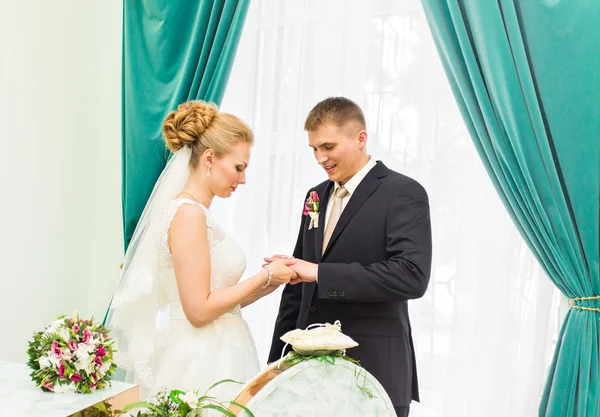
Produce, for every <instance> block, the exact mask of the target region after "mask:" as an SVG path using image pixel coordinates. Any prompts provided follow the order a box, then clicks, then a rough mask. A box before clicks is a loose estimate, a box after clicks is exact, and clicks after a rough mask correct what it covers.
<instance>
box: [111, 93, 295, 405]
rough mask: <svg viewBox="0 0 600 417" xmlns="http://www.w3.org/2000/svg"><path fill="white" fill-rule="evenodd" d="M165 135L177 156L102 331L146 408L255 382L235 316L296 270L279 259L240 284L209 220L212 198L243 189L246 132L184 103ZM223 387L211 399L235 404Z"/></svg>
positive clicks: (241, 266) (249, 137)
mask: <svg viewBox="0 0 600 417" xmlns="http://www.w3.org/2000/svg"><path fill="white" fill-rule="evenodd" d="M163 133H164V138H165V142H166V146H167V148H169V149H170V150H171V151H172V152H174V155H173V157H172V158H171V159H170V161H169V162H168V164H167V166H166V167H165V169H164V171H163V172H162V174H161V176H160V178H159V179H158V181H157V183H156V185H155V187H154V190H153V192H152V195H151V197H150V199H149V201H148V203H147V205H146V208H145V209H144V213H143V214H142V217H141V219H140V221H139V223H138V226H137V228H136V231H135V233H134V235H133V238H132V240H131V243H130V246H129V248H128V250H127V253H126V255H125V262H124V265H123V272H122V275H121V279H120V281H119V284H118V287H117V291H116V293H115V296H114V299H113V303H112V305H111V308H110V310H109V314H108V317H107V323H106V325H107V327H108V328H110V329H111V330H112V335H113V336H115V337H116V338H117V340H118V341H119V346H118V347H119V354H118V355H119V356H118V357H117V358H116V359H117V363H118V364H119V366H120V367H121V368H122V369H123V370H125V372H126V376H125V380H126V381H127V382H132V383H135V384H139V385H140V395H141V397H142V398H143V397H144V396H146V395H147V394H149V393H152V392H155V391H156V390H158V389H161V388H166V389H183V390H199V391H200V393H204V391H206V390H207V389H208V388H209V387H210V386H211V385H212V384H213V383H215V382H217V381H220V380H223V379H233V380H236V381H240V382H246V381H248V380H249V379H251V378H252V377H253V376H254V375H255V374H256V373H257V372H258V371H259V364H258V356H257V353H256V348H255V345H254V340H253V339H252V335H251V333H250V330H249V328H248V325H247V324H246V322H245V321H244V319H243V318H242V315H241V312H240V308H243V307H245V306H247V305H249V304H251V303H253V302H255V301H256V300H258V299H259V298H261V297H263V296H265V295H267V294H269V293H271V292H272V291H274V290H275V289H276V288H277V286H279V285H281V284H286V283H288V282H289V281H290V279H291V278H294V277H295V276H296V274H295V273H294V272H293V271H292V270H291V269H290V268H289V266H290V265H291V264H293V262H294V261H293V260H284V259H281V260H277V261H275V262H272V263H271V264H270V265H267V266H265V267H264V268H263V269H262V270H261V271H260V272H258V273H257V274H255V275H253V276H252V277H250V278H248V279H246V280H244V281H243V282H238V281H239V279H240V277H241V276H242V274H243V272H244V270H245V267H246V259H245V257H244V254H243V252H242V251H241V250H240V248H239V247H238V246H237V245H236V243H235V242H234V241H233V239H232V238H231V237H229V236H227V235H226V234H225V233H224V232H223V231H222V230H221V229H220V228H219V226H218V225H217V224H216V223H215V221H214V219H213V216H212V214H211V212H210V206H211V202H212V200H213V198H214V197H215V196H218V197H222V198H228V197H230V196H231V195H232V193H233V192H234V191H235V189H236V188H237V187H238V186H239V185H240V184H244V183H245V182H246V177H245V171H246V168H247V167H248V160H249V156H250V146H251V145H252V143H253V139H254V138H253V133H252V131H251V129H250V128H249V127H248V126H247V125H246V124H245V123H244V122H242V121H241V120H240V119H239V118H237V117H236V116H233V115H231V114H227V113H222V112H219V111H218V110H217V107H216V106H215V105H212V104H209V103H206V102H203V101H190V102H187V103H184V104H182V105H180V106H179V108H178V109H177V111H176V112H172V113H170V114H169V115H168V116H167V118H166V119H165V121H164V125H163ZM226 385H228V384H223V385H220V386H219V387H217V389H216V391H215V392H214V394H215V395H216V396H217V397H218V398H220V399H226V400H229V399H233V398H232V395H233V393H234V391H232V390H231V388H229V389H228V388H225V386H226ZM239 388H240V386H237V385H236V386H234V387H233V389H234V390H238V389H239ZM211 392H212V391H211Z"/></svg>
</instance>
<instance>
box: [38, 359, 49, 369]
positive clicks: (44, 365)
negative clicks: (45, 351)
mask: <svg viewBox="0 0 600 417" xmlns="http://www.w3.org/2000/svg"><path fill="white" fill-rule="evenodd" d="M39 363H40V368H42V369H46V368H50V366H52V362H50V358H48V356H42V357H41V358H40V359H39Z"/></svg>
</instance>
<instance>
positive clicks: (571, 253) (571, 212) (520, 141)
mask: <svg viewBox="0 0 600 417" xmlns="http://www.w3.org/2000/svg"><path fill="white" fill-rule="evenodd" d="M422 2H423V6H424V9H425V13H426V15H427V19H428V22H429V26H430V29H431V31H432V34H433V37H434V40H435V42H436V46H437V49H438V52H439V55H440V57H441V60H442V63H443V65H444V68H445V71H446V74H447V76H448V80H449V82H450V85H451V87H452V89H453V92H454V95H455V97H456V100H457V102H458V105H459V107H460V110H461V112H462V115H463V118H464V120H465V122H466V124H467V127H468V129H469V132H470V134H471V136H472V138H473V142H474V143H475V146H476V148H477V150H478V152H479V155H480V156H481V159H482V161H483V163H484V165H485V167H486V169H487V171H488V174H489V175H490V177H491V179H492V181H493V183H494V185H495V187H496V189H497V191H498V193H499V195H500V197H501V198H502V200H503V202H504V205H505V206H506V208H507V210H508V212H509V213H510V215H511V216H512V219H513V220H514V223H515V225H516V226H517V227H518V229H519V230H520V232H521V234H522V236H523V238H524V239H525V240H526V242H527V243H528V245H529V247H530V248H531V250H532V251H533V253H534V254H535V256H536V257H537V259H538V261H539V262H540V263H541V265H542V266H543V268H544V269H545V271H546V272H547V274H548V276H549V277H550V279H551V280H552V281H553V282H554V284H555V285H556V286H557V287H558V288H559V289H560V291H561V292H562V293H563V294H565V295H566V296H567V297H569V298H571V299H575V298H582V297H595V296H599V295H600V278H599V276H598V258H599V257H600V250H599V244H598V241H599V234H600V224H599V223H600V209H599V204H600V29H598V27H599V26H598V22H600V2H599V1H598V0H572V1H559V0H521V1H515V0H498V1H482V0H461V1H458V0H422ZM474 192H477V190H474ZM481 279H486V278H485V277H481ZM492 296H493V294H490V297H492ZM573 304H574V306H575V307H587V308H590V309H592V311H590V310H582V309H579V308H571V309H570V311H569V313H568V314H567V317H566V319H565V321H564V323H563V325H562V329H561V332H560V338H559V341H558V345H557V348H556V352H555V355H554V358H553V362H552V365H551V367H550V372H549V376H548V381H547V384H546V389H545V391H544V394H543V397H542V401H541V405H540V408H539V415H540V416H552V417H554V416H557V417H558V416H561V417H563V416H569V417H570V416H581V417H583V416H586V417H591V416H599V415H600V404H599V402H600V396H599V389H600V387H599V385H598V383H599V381H598V378H599V362H598V356H599V347H598V344H599V342H600V339H599V337H600V336H599V331H600V310H596V311H593V309H598V307H600V300H598V299H595V300H575V301H574V302H573ZM523 372H528V370H527V369H523ZM490 378H493V375H490ZM536 394H537V393H536ZM499 398H503V397H502V396H501V395H500V396H499Z"/></svg>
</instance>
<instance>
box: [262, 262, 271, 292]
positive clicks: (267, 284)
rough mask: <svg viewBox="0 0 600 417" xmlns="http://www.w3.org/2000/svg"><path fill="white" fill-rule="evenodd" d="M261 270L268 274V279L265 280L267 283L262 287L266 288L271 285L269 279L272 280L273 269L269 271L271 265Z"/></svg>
mask: <svg viewBox="0 0 600 417" xmlns="http://www.w3.org/2000/svg"><path fill="white" fill-rule="evenodd" d="M263 269H266V270H267V272H268V273H269V278H267V283H266V284H265V285H264V286H263V287H268V286H269V285H271V279H273V269H271V265H265V266H263Z"/></svg>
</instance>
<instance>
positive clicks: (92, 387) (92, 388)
mask: <svg viewBox="0 0 600 417" xmlns="http://www.w3.org/2000/svg"><path fill="white" fill-rule="evenodd" d="M97 386H98V383H97V382H96V383H95V384H92V385H90V390H92V391H94V390H95V389H96V387H97Z"/></svg>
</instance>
